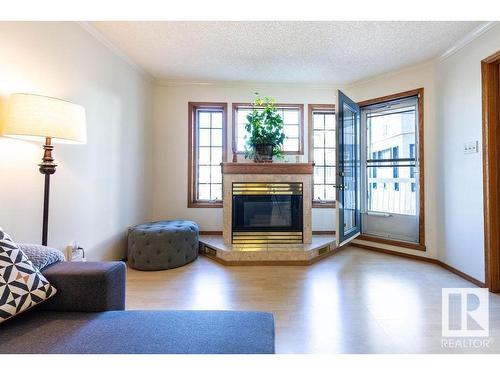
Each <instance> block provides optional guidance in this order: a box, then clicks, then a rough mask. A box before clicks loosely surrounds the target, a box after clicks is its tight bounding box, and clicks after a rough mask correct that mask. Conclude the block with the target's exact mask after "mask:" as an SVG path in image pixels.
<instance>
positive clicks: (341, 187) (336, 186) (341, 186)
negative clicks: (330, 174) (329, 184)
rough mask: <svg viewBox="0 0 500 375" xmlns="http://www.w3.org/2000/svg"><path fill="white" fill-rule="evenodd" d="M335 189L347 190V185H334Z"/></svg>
mask: <svg viewBox="0 0 500 375" xmlns="http://www.w3.org/2000/svg"><path fill="white" fill-rule="evenodd" d="M333 187H335V188H337V189H339V190H345V185H335V184H334V185H333Z"/></svg>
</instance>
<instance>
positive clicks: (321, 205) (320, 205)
mask: <svg viewBox="0 0 500 375" xmlns="http://www.w3.org/2000/svg"><path fill="white" fill-rule="evenodd" d="M335 207H337V204H336V202H325V203H320V202H318V201H313V203H312V208H335Z"/></svg>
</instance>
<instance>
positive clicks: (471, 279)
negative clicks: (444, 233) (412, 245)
mask: <svg viewBox="0 0 500 375" xmlns="http://www.w3.org/2000/svg"><path fill="white" fill-rule="evenodd" d="M350 245H351V246H353V247H358V248H360V249H365V250H372V251H378V252H379V253H384V254H389V255H396V256H399V257H403V258H408V259H412V260H417V261H421V262H427V263H433V264H436V265H438V266H440V267H442V268H444V269H445V270H447V271H450V272H452V273H454V274H455V275H458V276H460V277H461V278H463V279H465V280H467V281H469V282H471V283H472V284H474V285H477V286H478V287H480V288H485V287H486V284H485V283H483V282H482V281H479V280H477V279H475V278H474V277H472V276H470V275H467V274H466V273H464V272H462V271H459V270H457V269H456V268H454V267H452V266H450V265H448V264H446V263H444V262H442V261H440V260H439V259H434V258H427V257H423V256H419V255H413V254H406V253H400V252H398V251H394V250H387V249H382V248H380V247H374V246H369V245H363V244H357V243H351V244H350Z"/></svg>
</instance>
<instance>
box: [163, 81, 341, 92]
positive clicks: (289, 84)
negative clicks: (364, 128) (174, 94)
mask: <svg viewBox="0 0 500 375" xmlns="http://www.w3.org/2000/svg"><path fill="white" fill-rule="evenodd" d="M155 85H157V86H160V87H179V86H205V87H210V86H212V87H229V88H230V87H248V88H252V89H258V88H260V87H292V86H293V87H303V88H308V89H321V90H332V89H336V88H338V87H341V86H345V85H338V84H334V83H332V84H322V83H305V82H304V83H293V82H250V81H180V80H179V81H178V80H168V79H157V80H155Z"/></svg>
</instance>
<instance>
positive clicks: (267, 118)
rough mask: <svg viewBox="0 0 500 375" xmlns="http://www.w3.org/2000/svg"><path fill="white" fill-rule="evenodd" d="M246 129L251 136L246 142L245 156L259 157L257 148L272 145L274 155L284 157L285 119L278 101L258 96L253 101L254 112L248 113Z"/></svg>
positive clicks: (279, 157) (248, 157)
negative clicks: (277, 103) (282, 116)
mask: <svg viewBox="0 0 500 375" xmlns="http://www.w3.org/2000/svg"><path fill="white" fill-rule="evenodd" d="M245 129H246V131H247V132H248V133H249V134H250V136H249V137H248V138H247V140H246V144H245V158H247V159H250V158H254V159H255V160H257V159H258V157H259V155H258V152H257V153H256V149H257V150H258V149H260V148H262V147H272V156H275V157H277V158H278V159H283V141H284V140H285V133H284V132H283V119H282V118H281V116H280V114H279V113H278V110H277V108H276V101H275V100H274V99H270V98H267V97H264V98H261V97H257V99H255V101H254V102H253V103H252V112H250V113H249V114H248V115H247V123H246V124H245Z"/></svg>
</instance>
